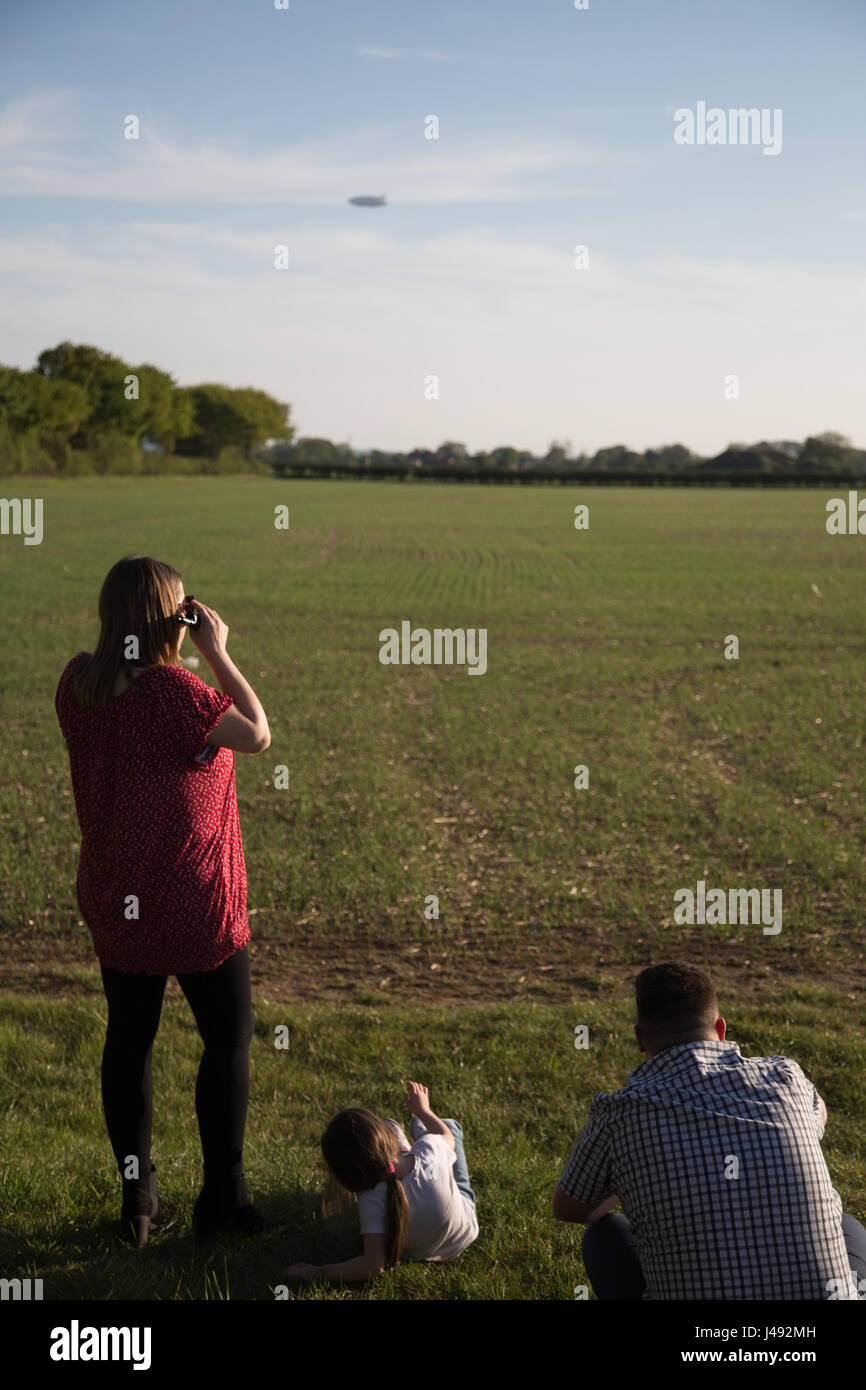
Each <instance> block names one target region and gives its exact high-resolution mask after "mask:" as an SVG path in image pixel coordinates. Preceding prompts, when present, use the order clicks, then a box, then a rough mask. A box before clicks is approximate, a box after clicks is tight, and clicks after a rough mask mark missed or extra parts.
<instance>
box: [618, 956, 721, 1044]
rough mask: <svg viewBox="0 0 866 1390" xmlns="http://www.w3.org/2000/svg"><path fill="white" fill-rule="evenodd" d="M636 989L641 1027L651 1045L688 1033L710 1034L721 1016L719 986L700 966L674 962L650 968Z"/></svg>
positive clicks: (640, 978) (644, 1036)
mask: <svg viewBox="0 0 866 1390" xmlns="http://www.w3.org/2000/svg"><path fill="white" fill-rule="evenodd" d="M634 986H635V997H636V1001H637V1023H638V1027H639V1028H640V1030H641V1033H642V1035H643V1040H644V1042H645V1043H649V1044H650V1046H655V1045H656V1044H658V1043H659V1042H662V1041H664V1040H665V1039H666V1038H675V1037H679V1036H680V1035H682V1034H685V1033H707V1032H708V1031H709V1030H710V1029H711V1028H712V1026H713V1024H714V1023H715V1021H716V1019H717V1018H718V1016H719V1005H718V1000H717V999H716V991H715V986H714V985H713V982H712V980H711V979H710V977H709V975H708V974H707V972H706V970H701V969H700V967H699V966H697V965H684V964H683V963H682V962H681V961H670V960H669V961H663V962H662V963H661V965H650V966H648V967H647V968H646V970H642V971H641V972H640V974H639V975H638V977H637V979H636V980H635V982H634Z"/></svg>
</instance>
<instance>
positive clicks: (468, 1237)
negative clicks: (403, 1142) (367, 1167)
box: [358, 1134, 478, 1260]
mask: <svg viewBox="0 0 866 1390" xmlns="http://www.w3.org/2000/svg"><path fill="white" fill-rule="evenodd" d="M409 1153H411V1154H413V1155H414V1157H415V1166H414V1168H413V1169H412V1171H411V1172H410V1173H407V1174H406V1176H405V1177H404V1178H398V1179H397V1181H398V1182H402V1183H403V1191H404V1192H405V1193H406V1201H407V1203H408V1206H409V1220H408V1223H407V1231H406V1240H405V1242H404V1245H403V1250H402V1254H401V1257H400V1258H401V1259H403V1260H453V1259H454V1258H455V1256H457V1255H459V1254H460V1253H461V1251H463V1250H465V1249H466V1247H467V1246H468V1245H471V1244H472V1242H473V1240H475V1238H476V1237H477V1235H478V1216H477V1214H476V1211H475V1203H474V1202H473V1201H471V1200H470V1198H469V1197H467V1196H466V1194H465V1193H463V1192H461V1191H460V1188H459V1187H458V1186H457V1184H456V1183H455V1181H454V1173H453V1165H454V1159H455V1157H456V1155H455V1153H454V1150H453V1149H452V1147H451V1145H450V1144H449V1143H448V1141H447V1139H444V1138H443V1137H442V1135H441V1134H425V1135H422V1137H421V1138H420V1139H419V1140H418V1142H417V1144H413V1145H412V1147H411V1149H410V1150H409ZM387 1195H388V1185H387V1183H384V1182H380V1183H377V1184H376V1186H375V1187H373V1188H370V1190H369V1191H368V1192H361V1193H360V1194H359V1196H358V1209H359V1212H360V1217H361V1235H362V1236H375V1235H384V1234H385V1203H386V1200H387Z"/></svg>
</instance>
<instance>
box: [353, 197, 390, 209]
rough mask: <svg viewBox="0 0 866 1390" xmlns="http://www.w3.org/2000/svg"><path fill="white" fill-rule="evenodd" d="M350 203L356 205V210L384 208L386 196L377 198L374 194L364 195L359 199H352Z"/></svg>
mask: <svg viewBox="0 0 866 1390" xmlns="http://www.w3.org/2000/svg"><path fill="white" fill-rule="evenodd" d="M349 202H350V203H354V204H355V207H356V208H383V207H384V206H385V194H384V193H381V194H380V195H379V197H378V198H377V197H376V196H375V195H374V194H373V193H362V194H361V196H360V197H359V198H350V199H349Z"/></svg>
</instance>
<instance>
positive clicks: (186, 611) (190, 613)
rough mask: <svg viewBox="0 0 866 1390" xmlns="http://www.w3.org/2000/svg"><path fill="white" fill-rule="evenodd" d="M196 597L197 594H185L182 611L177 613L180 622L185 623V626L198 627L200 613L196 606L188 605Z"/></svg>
mask: <svg viewBox="0 0 866 1390" xmlns="http://www.w3.org/2000/svg"><path fill="white" fill-rule="evenodd" d="M194 598H195V594H184V599H183V603H182V605H181V610H182V611H181V612H180V613H178V615H177V620H178V622H179V623H183V625H184V627H198V613H196V611H195V609H194V608H189V607H188V605H189V604H190V603H191V602H192V600H193V599H194Z"/></svg>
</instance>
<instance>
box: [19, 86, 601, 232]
mask: <svg viewBox="0 0 866 1390" xmlns="http://www.w3.org/2000/svg"><path fill="white" fill-rule="evenodd" d="M65 100H66V98H65V97H63V96H62V95H61V94H59V93H54V94H52V95H50V96H35V95H34V96H32V97H28V98H27V99H26V100H25V101H21V102H17V103H13V104H10V105H8V106H7V107H6V108H5V110H3V111H2V112H0V194H5V195H6V196H7V197H42V198H68V199H74V200H79V199H92V200H97V201H107V202H114V203H128V204H136V203H137V204H142V203H144V204H152V203H154V202H169V203H170V202H173V201H177V202H182V203H186V204H189V203H210V204H214V203H216V204H219V203H222V204H235V205H237V204H243V203H259V204H265V205H268V204H270V205H280V206H295V207H298V206H316V205H319V206H321V205H323V204H328V203H330V204H343V203H345V202H346V200H347V199H348V198H349V197H351V196H352V195H353V194H354V193H356V192H357V191H358V189H363V188H373V189H377V190H381V191H383V192H387V193H388V195H389V201H391V202H394V203H398V202H399V203H400V204H403V205H407V204H433V203H464V204H482V203H496V202H498V203H522V202H529V201H531V200H538V199H545V198H552V199H560V198H573V197H575V196H578V197H580V196H583V197H587V196H589V197H592V196H598V190H596V189H593V188H590V187H588V186H586V185H585V184H584V182H583V179H582V178H581V173H580V171H581V169H582V168H583V167H584V166H587V165H594V166H596V167H601V166H602V164H603V162H604V161H605V160H607V162H608V163H609V162H610V156H608V155H606V153H605V152H604V151H603V150H601V149H597V148H590V147H587V146H585V145H581V144H580V143H578V142H576V141H573V140H567V139H559V140H557V141H553V140H550V141H546V142H544V143H542V141H541V140H539V139H538V138H531V137H527V138H526V139H524V140H523V141H521V142H519V143H517V144H512V143H511V142H510V141H508V140H504V139H503V138H502V137H501V136H500V135H499V134H498V133H492V134H491V135H490V136H488V137H487V138H486V139H475V140H472V141H471V142H470V141H461V140H460V139H459V138H456V137H455V138H454V139H453V140H452V141H449V142H447V143H443V144H442V145H441V146H439V145H438V144H437V146H436V148H433V147H432V146H433V142H430V141H426V140H424V138H423V130H422V127H421V125H420V124H419V125H418V126H417V128H414V127H410V126H409V125H407V126H405V127H404V129H403V130H402V132H401V135H400V139H399V142H396V141H395V138H394V132H393V130H391V131H388V130H381V129H377V128H370V129H364V130H349V131H345V132H343V131H341V132H339V133H337V134H334V135H331V136H328V137H326V138H319V139H314V140H305V141H303V142H300V143H297V144H293V145H284V146H276V147H274V146H273V145H272V144H270V145H269V146H268V147H263V146H262V145H258V146H253V147H252V148H250V145H249V142H247V144H246V145H241V144H239V143H233V144H228V143H224V142H222V141H220V142H217V140H215V139H202V140H191V139H189V138H188V137H183V138H181V137H175V136H173V135H172V134H171V133H164V131H163V130H162V129H161V128H160V126H159V125H158V124H157V122H156V121H155V120H154V119H153V118H152V117H149V116H148V115H147V114H146V113H145V114H144V115H143V116H142V120H141V136H140V139H138V140H123V139H121V138H119V135H118V133H117V132H114V138H111V139H107V138H106V137H105V134H104V132H103V133H102V134H101V136H99V137H98V139H94V138H92V137H91V135H90V134H89V133H88V132H86V131H85V130H83V129H82V128H81V126H80V123H79V121H78V120H77V116H78V114H79V113H78V112H77V111H76V109H75V103H74V102H72V101H69V102H68V104H66V105H64V102H65ZM46 103H50V107H48V106H46ZM48 109H50V111H51V114H52V119H51V120H50V121H46V110H48ZM52 132H62V136H63V141H64V144H65V148H64V149H63V150H61V149H60V148H59V144H60V138H61V137H60V135H57V136H56V144H52V143H51V139H52V138H54V137H52ZM70 139H75V140H76V146H74V147H73V148H74V152H71V151H70V149H69V144H68V141H69V140H70Z"/></svg>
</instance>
